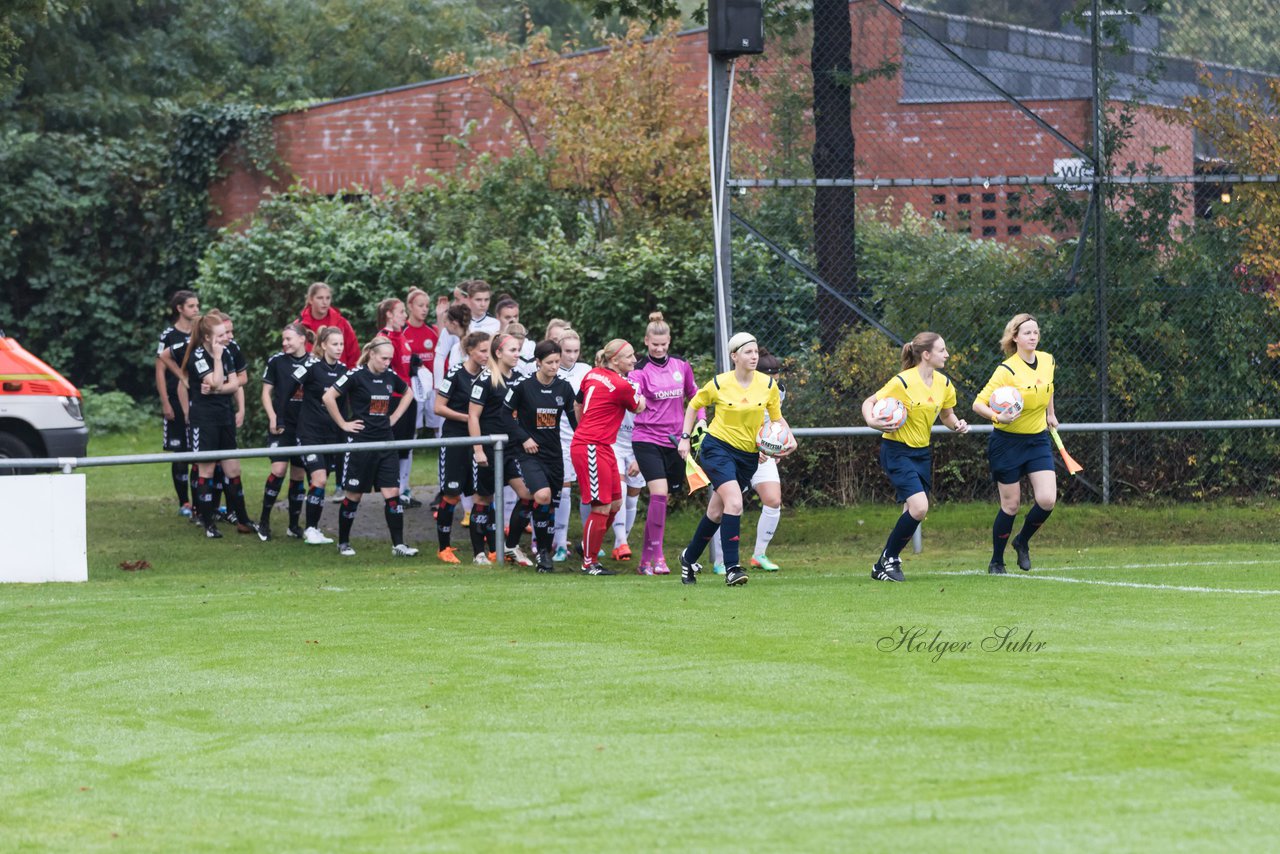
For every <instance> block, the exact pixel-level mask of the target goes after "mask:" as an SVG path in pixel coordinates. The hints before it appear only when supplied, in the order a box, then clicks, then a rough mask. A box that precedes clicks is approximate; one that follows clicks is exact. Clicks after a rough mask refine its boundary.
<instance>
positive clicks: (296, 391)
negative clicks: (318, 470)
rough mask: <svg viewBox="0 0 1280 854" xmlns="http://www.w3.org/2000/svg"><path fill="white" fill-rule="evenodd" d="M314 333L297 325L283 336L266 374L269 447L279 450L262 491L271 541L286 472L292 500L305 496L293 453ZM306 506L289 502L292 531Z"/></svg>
mask: <svg viewBox="0 0 1280 854" xmlns="http://www.w3.org/2000/svg"><path fill="white" fill-rule="evenodd" d="M310 337H311V330H309V329H307V327H305V326H303V325H302V324H301V323H299V322H297V321H294V322H293V323H290V324H289V325H288V326H286V327H285V328H284V329H283V330H281V332H280V347H281V350H280V352H279V353H276V354H274V355H272V356H271V358H269V359H267V366H266V368H265V369H264V370H263V372H262V408H263V409H264V410H265V411H266V413H267V445H268V446H269V447H272V448H276V449H278V451H279V453H278V454H273V455H272V457H271V473H270V474H269V475H268V476H267V483H266V486H265V487H263V490H262V516H261V517H260V518H259V519H258V533H259V534H260V535H261V536H263V537H264V538H267V539H270V537H271V508H272V507H274V506H275V503H276V499H277V498H279V497H280V487H281V486H283V485H284V475H285V471H286V470H288V472H289V496H290V497H291V498H292V496H293V495H294V494H295V493H301V492H302V475H303V470H302V459H301V458H300V457H298V456H296V455H294V454H292V453H291V452H292V451H293V449H294V448H296V447H297V446H298V415H299V413H300V412H301V411H302V381H303V379H305V378H306V375H307V362H308V361H309V359H310V357H309V356H308V355H307V341H308V338H310ZM301 513H302V502H297V503H296V504H295V502H293V501H290V502H289V527H290V528H297V527H298V517H299V516H300V515H301Z"/></svg>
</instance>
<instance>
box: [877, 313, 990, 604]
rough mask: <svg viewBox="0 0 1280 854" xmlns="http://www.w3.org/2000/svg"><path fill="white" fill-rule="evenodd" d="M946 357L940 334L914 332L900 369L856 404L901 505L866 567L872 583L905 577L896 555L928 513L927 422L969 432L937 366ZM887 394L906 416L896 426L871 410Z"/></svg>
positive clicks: (930, 472) (929, 457) (930, 425)
mask: <svg viewBox="0 0 1280 854" xmlns="http://www.w3.org/2000/svg"><path fill="white" fill-rule="evenodd" d="M950 355H951V354H950V353H948V352H947V342H946V341H943V340H942V336H941V335H939V334H938V333H936V332H921V333H919V334H918V335H916V337H914V338H912V339H911V340H910V341H908V342H907V343H906V344H904V345H902V373H900V374H898V375H897V376H895V377H894V378H893V379H891V380H889V381H888V382H887V383H885V384H884V386H883V387H882V388H881V389H880V390H879V391H877V392H876V393H875V394H873V395H871V397H868V398H867V399H866V400H864V401H863V402H862V418H863V420H864V421H866V422H867V426H868V427H873V428H875V429H876V430H883V431H884V437H883V438H882V439H881V440H880V468H882V469H883V470H884V473H885V474H886V475H888V476H889V481H890V482H891V483H892V484H893V489H894V493H895V499H896V500H898V501H901V502H903V504H904V506H903V510H902V515H901V516H899V517H898V522H897V524H896V525H894V526H893V531H892V532H890V534H889V539H888V540H887V541H886V542H885V544H884V551H882V552H881V553H880V559H879V560H877V561H876V562H875V565H874V566H873V567H872V568H871V577H872V578H874V579H875V580H876V581H904V580H905V578H904V576H903V574H902V559H901V558H900V557H899V555H901V554H902V549H903V548H904V547H905V546H906V544H907V543H909V542H911V537H912V535H914V534H915V532H916V528H918V527H920V523H921V522H923V521H924V517H925V514H926V513H928V512H929V492H930V491H931V490H932V488H933V451H932V450H931V449H930V447H929V443H930V438H931V436H932V431H933V422H934V421H935V420H937V419H938V417H939V416H941V418H942V423H943V424H945V425H946V426H947V427H949V428H951V429H952V430H954V431H956V432H957V433H967V432H968V431H969V425H968V424H967V423H966V422H965V421H964V420H963V419H961V418H958V417H956V411H955V408H956V387H955V386H954V385H953V384H952V382H951V380H950V379H948V378H947V377H946V376H945V375H944V374H943V373H942V371H941V370H940V369H941V368H942V366H943V365H945V364H946V363H947V358H948V357H949V356H950ZM890 397H891V398H894V399H896V400H899V401H901V402H902V405H903V406H905V407H906V409H907V420H906V421H904V422H902V426H900V427H898V429H896V430H890V429H889V428H890V426H891V425H890V424H889V422H888V421H885V420H883V419H879V418H876V417H875V416H874V415H873V414H872V409H873V408H874V407H875V405H876V403H877V402H878V401H881V400H885V399H886V398H890Z"/></svg>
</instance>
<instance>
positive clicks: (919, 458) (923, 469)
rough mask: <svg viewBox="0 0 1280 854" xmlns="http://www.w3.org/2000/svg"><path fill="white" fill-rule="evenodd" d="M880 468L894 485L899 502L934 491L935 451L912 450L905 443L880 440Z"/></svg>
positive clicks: (895, 497)
mask: <svg viewBox="0 0 1280 854" xmlns="http://www.w3.org/2000/svg"><path fill="white" fill-rule="evenodd" d="M880 468H882V469H884V473H885V474H886V475H888V476H889V482H890V483H892V484H893V495H894V499H895V500H897V501H906V500H907V499H908V498H910V497H911V496H913V495H915V494H916V493H917V492H923V493H925V494H926V495H927V494H929V492H930V491H931V490H932V489H933V451H932V450H931V449H930V448H928V447H925V448H912V447H910V446H908V445H906V444H905V443H903V442H894V441H892V440H890V439H882V440H880Z"/></svg>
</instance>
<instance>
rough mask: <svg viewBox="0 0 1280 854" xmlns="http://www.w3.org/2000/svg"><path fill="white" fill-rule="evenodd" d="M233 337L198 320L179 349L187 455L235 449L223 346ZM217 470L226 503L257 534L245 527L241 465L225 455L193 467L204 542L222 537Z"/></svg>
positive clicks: (212, 320)
mask: <svg viewBox="0 0 1280 854" xmlns="http://www.w3.org/2000/svg"><path fill="white" fill-rule="evenodd" d="M230 338H231V335H230V333H229V332H228V331H227V327H226V324H224V323H223V322H222V320H221V319H220V318H219V317H218V316H217V315H215V314H212V313H211V314H207V315H205V316H204V317H202V318H200V320H199V322H198V323H197V324H196V326H195V329H194V330H193V331H192V333H191V342H190V344H189V345H188V346H186V347H184V348H182V349H183V354H182V369H183V371H184V372H185V374H186V377H187V386H186V396H187V398H188V408H187V423H188V424H190V425H191V450H193V451H197V452H199V451H234V450H235V449H236V416H235V409H234V406H235V404H234V397H235V394H236V392H237V391H239V390H240V388H241V386H240V379H239V376H238V375H237V374H236V373H235V370H234V363H233V361H232V358H231V354H230V353H229V352H228V351H227V342H228V341H229V340H230ZM218 465H221V467H222V471H223V473H224V474H225V476H226V477H227V478H228V483H227V503H228V505H229V507H230V510H231V512H232V513H234V514H235V516H236V518H237V519H240V520H244V524H245V527H247V528H248V529H249V530H250V531H256V529H257V526H256V525H254V524H253V523H252V522H249V521H248V519H249V514H248V512H247V511H246V510H245V506H244V485H243V484H242V483H241V482H240V461H239V460H237V459H235V458H234V457H233V456H231V455H228V456H226V457H223V458H221V459H220V460H218V461H217V462H216V463H215V462H201V463H196V469H197V471H198V472H199V475H198V477H197V478H196V505H197V508H198V509H199V512H200V521H201V522H202V523H203V524H204V529H205V536H207V537H210V538H218V537H221V536H222V534H221V533H220V532H219V531H218V528H217V526H216V525H215V524H214V511H215V509H216V507H217V503H216V502H215V500H214V497H213V487H212V480H213V473H214V468H215V467H216V466H218Z"/></svg>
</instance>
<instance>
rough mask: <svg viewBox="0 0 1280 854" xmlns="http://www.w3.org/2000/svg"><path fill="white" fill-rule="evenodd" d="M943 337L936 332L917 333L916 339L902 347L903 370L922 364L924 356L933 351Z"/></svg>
mask: <svg viewBox="0 0 1280 854" xmlns="http://www.w3.org/2000/svg"><path fill="white" fill-rule="evenodd" d="M941 337H942V336H941V335H939V334H938V333H936V332H917V333H916V337H915V338H912V339H911V340H910V341H908V342H907V343H906V344H903V345H902V370H904V371H905V370H906V369H907V368H914V367H915V366H916V365H918V364H920V360H921V359H923V358H924V354H925V353H928V352H929V351H930V350H932V349H933V345H934V344H937V343H938V339H939V338H941Z"/></svg>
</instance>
